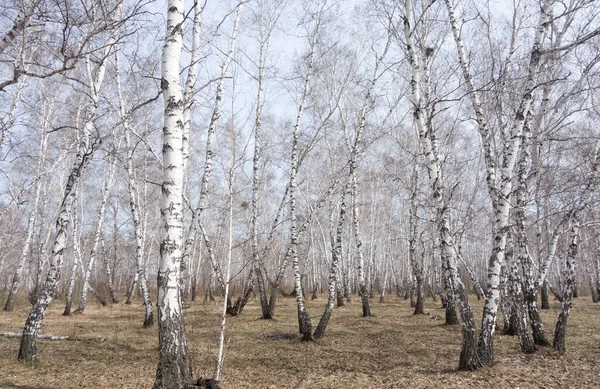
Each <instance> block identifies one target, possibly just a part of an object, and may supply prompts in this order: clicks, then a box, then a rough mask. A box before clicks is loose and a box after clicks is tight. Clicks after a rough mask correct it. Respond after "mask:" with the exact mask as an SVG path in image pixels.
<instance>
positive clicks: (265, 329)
mask: <svg viewBox="0 0 600 389" xmlns="http://www.w3.org/2000/svg"><path fill="white" fill-rule="evenodd" d="M0 297H3V296H0ZM4 298H5V297H4ZM2 301H3V300H2ZM377 301H378V298H376V299H373V300H372V313H373V315H374V317H370V318H362V317H361V316H360V313H361V308H360V303H359V299H358V298H355V300H354V301H353V302H352V303H351V304H347V305H346V306H344V307H341V308H337V309H336V310H335V311H334V313H333V315H332V318H331V320H330V324H329V328H328V331H327V334H326V336H325V338H324V339H322V340H319V341H317V342H309V343H305V342H301V341H300V339H299V336H298V334H297V319H296V308H295V300H294V299H290V298H282V299H280V300H279V302H278V307H277V311H276V317H277V319H276V320H269V321H265V320H260V319H258V318H259V317H260V307H259V305H258V301H257V300H256V299H255V300H254V301H252V302H251V303H250V304H249V305H248V306H247V307H246V308H245V310H244V312H243V313H242V314H241V315H240V316H238V317H234V318H228V321H227V335H226V342H227V343H226V351H225V362H224V363H225V365H224V371H223V378H222V387H223V389H230V388H411V389H416V388H513V389H514V388H521V389H523V388H548V389H550V388H600V374H599V373H598V368H597V364H598V360H599V359H600V304H593V303H592V302H591V299H590V298H589V297H580V298H578V299H575V300H574V307H573V309H572V311H571V317H570V319H569V322H568V327H567V354H566V355H565V356H563V357H557V356H555V355H554V354H553V352H552V349H551V348H547V349H546V348H545V349H542V350H540V351H538V352H537V353H536V354H533V355H523V354H521V353H520V351H519V344H518V339H517V337H514V336H513V337H510V336H504V335H502V334H501V330H499V331H497V332H496V336H495V342H494V349H495V362H496V364H495V366H494V367H493V368H482V369H479V370H477V371H475V372H457V371H456V367H457V364H458V356H459V353H460V344H461V334H460V327H459V326H445V325H444V321H443V316H444V312H443V309H442V308H441V307H440V303H439V300H438V302H433V301H431V300H430V299H428V300H427V301H426V305H425V310H426V312H427V313H428V315H422V316H413V315H412V309H411V308H410V307H409V303H408V301H406V300H403V299H397V298H395V297H394V298H390V299H389V302H386V303H384V304H380V303H378V302H377ZM324 304H325V298H324V297H321V298H319V299H316V300H313V301H309V302H308V309H309V311H310V314H311V315H312V321H313V326H316V324H317V323H318V320H319V318H320V315H321V314H322V312H323V309H324ZM474 304H475V311H476V312H481V307H482V304H481V302H478V301H474ZM220 307H221V305H220V304H219V305H218V306H217V305H216V304H215V303H212V304H207V305H202V304H201V301H200V302H195V303H189V307H187V308H186V327H187V335H188V343H189V348H190V356H191V360H192V362H193V369H194V376H195V377H200V376H203V377H212V376H213V375H214V365H215V362H214V361H215V358H216V354H217V339H218V328H219V322H220V318H219V310H220ZM28 308H29V307H28V304H27V303H26V302H25V301H24V300H23V301H22V302H21V304H20V309H18V310H16V311H15V312H10V313H8V312H4V311H0V332H20V331H21V330H22V327H23V324H24V322H25V319H26V317H27V313H28ZM63 308H64V306H63V304H60V302H58V303H57V302H55V303H54V304H52V305H51V307H50V309H49V310H48V312H47V314H46V318H45V319H44V323H43V326H42V331H41V333H43V334H52V335H55V336H69V337H70V339H69V340H62V341H51V340H39V341H38V362H36V363H33V364H31V363H18V362H17V353H18V349H19V339H16V338H7V337H4V336H0V388H22V389H33V388H36V389H42V388H44V389H50V388H52V389H59V388H151V387H152V384H153V381H154V375H155V369H156V363H157V335H156V331H157V329H156V328H157V326H156V325H155V326H154V327H152V328H148V329H144V328H142V321H143V307H142V306H141V305H140V304H139V303H138V304H135V305H130V306H128V305H124V304H117V305H114V306H112V307H110V306H109V307H101V306H100V305H96V304H89V305H88V307H87V308H86V311H85V313H84V314H73V315H71V316H70V317H63V316H62V311H63ZM558 309H559V305H558V303H557V302H556V301H554V302H552V309H550V310H546V311H543V312H542V317H543V319H544V323H545V326H546V333H547V335H548V336H549V338H552V334H553V331H554V323H555V319H556V316H557V313H558ZM436 315H437V316H436ZM499 321H500V323H501V319H500V320H499ZM500 327H501V324H500Z"/></svg>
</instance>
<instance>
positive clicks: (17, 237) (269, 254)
mask: <svg viewBox="0 0 600 389" xmlns="http://www.w3.org/2000/svg"><path fill="white" fill-rule="evenodd" d="M59 3H60V4H59ZM505 3H506V4H505ZM505 3H502V4H499V3H498V2H469V1H465V0H444V1H437V2H436V1H428V0H385V1H370V0H364V1H363V0H360V1H356V2H353V3H352V4H351V5H349V4H345V3H343V2H340V1H337V0H319V1H317V2H311V1H308V0H306V1H305V0H303V1H298V2H292V1H284V0H259V1H246V0H231V1H227V2H208V1H201V0H195V1H191V2H185V1H183V0H169V1H168V2H167V3H165V4H162V5H161V4H157V3H154V2H146V1H136V0H82V1H71V0H69V1H64V2H52V1H43V0H8V3H7V4H6V6H5V9H3V10H0V92H1V93H0V130H1V133H0V245H2V246H3V247H2V250H0V296H1V297H2V298H4V299H5V300H4V301H5V305H4V310H5V311H6V313H5V314H6V315H8V316H10V317H12V315H16V314H17V313H18V312H25V311H23V310H27V311H28V315H27V319H26V321H25V323H22V324H24V328H23V332H22V336H21V337H20V350H19V354H18V360H21V361H27V362H31V361H35V360H37V359H40V358H43V351H42V353H41V354H39V355H38V349H37V343H36V339H37V337H38V335H39V334H40V331H41V328H42V323H43V319H44V315H46V314H47V312H48V308H49V306H50V305H51V304H64V307H65V309H64V315H70V316H69V318H61V319H63V320H67V319H68V320H74V321H76V320H79V318H82V319H81V320H83V318H90V317H93V315H95V314H96V311H97V310H98V312H99V313H98V314H101V315H105V314H106V315H108V313H105V312H109V310H108V308H104V305H107V306H112V307H113V308H115V307H121V304H123V305H122V306H123V307H126V309H132V310H135V309H136V306H139V307H140V310H139V311H138V312H139V315H140V317H139V323H137V324H136V325H137V326H139V327H140V328H139V330H140V331H148V332H149V331H154V330H153V329H152V327H153V326H154V324H155V323H156V324H157V326H156V331H157V333H158V337H157V338H156V342H157V346H158V348H157V350H158V353H157V356H156V357H157V359H156V362H157V365H156V368H157V370H156V376H155V379H154V387H155V388H157V389H158V388H184V387H185V386H186V385H191V383H192V381H193V379H196V378H198V377H197V376H199V375H200V374H207V372H208V374H215V377H214V378H210V379H208V381H210V382H212V383H214V384H215V385H219V383H220V382H226V381H227V377H228V374H234V373H233V372H232V371H233V370H234V367H233V363H234V360H235V359H233V358H232V359H228V356H227V353H228V350H229V349H230V345H229V344H228V342H233V340H235V339H236V338H235V336H232V337H230V336H229V332H230V331H231V332H233V333H234V334H236V332H235V331H238V330H239V328H238V327H237V326H238V324H237V323H239V321H241V320H246V319H247V318H248V317H252V318H258V317H259V318H260V319H261V321H259V322H257V324H253V325H254V326H256V328H259V327H261V326H264V328H271V327H273V328H275V327H276V326H278V325H279V324H281V322H280V320H283V319H282V318H283V317H286V316H285V314H286V312H287V311H285V310H284V309H282V310H279V308H278V306H279V303H280V302H282V301H283V302H284V304H283V305H284V306H285V308H287V305H285V304H287V300H286V299H287V298H289V301H290V302H291V303H292V304H293V306H294V316H297V320H298V322H297V323H296V322H294V323H293V328H294V336H297V337H298V339H302V340H304V341H307V342H308V341H315V342H317V343H318V344H320V343H321V342H328V341H329V340H332V341H334V340H335V339H336V338H335V337H336V336H338V334H339V333H338V332H335V331H337V330H338V328H337V326H338V325H339V323H338V322H337V319H336V317H337V316H336V315H337V313H338V312H344V313H348V312H351V314H352V315H354V316H356V317H357V320H361V321H360V322H359V323H361V325H363V324H364V325H365V326H370V325H375V324H376V323H378V321H379V318H380V316H379V314H380V313H381V310H382V309H393V308H392V307H393V306H394V305H395V304H400V305H402V306H404V305H406V306H410V308H411V312H413V313H414V315H411V318H410V320H412V321H413V322H415V323H416V322H419V320H423V319H427V318H428V316H431V318H432V319H435V320H444V321H443V322H442V323H444V325H445V327H444V331H448V333H452V334H456V335H458V334H460V336H461V339H462V341H461V346H460V349H461V351H460V354H458V355H456V356H455V357H456V361H457V362H458V363H457V364H456V367H457V368H458V369H459V370H469V371H472V370H476V369H479V368H481V367H490V368H492V367H493V366H494V364H496V363H499V362H498V361H499V359H498V358H494V355H495V351H494V344H495V343H502V344H503V345H504V344H505V343H506V342H511V341H513V340H511V339H514V343H515V345H517V342H518V345H517V346H515V347H513V348H511V349H510V353H519V352H521V353H526V354H532V358H535V357H536V356H535V354H536V353H538V352H539V350H540V349H542V348H545V347H548V348H549V347H553V349H554V350H555V352H556V354H557V355H563V354H569V352H570V350H571V345H570V344H569V334H570V331H571V325H572V324H568V323H572V322H573V320H572V319H570V318H571V316H574V315H575V313H576V312H578V311H577V310H573V309H572V308H573V306H577V303H578V301H582V299H587V298H590V299H593V301H594V302H597V301H600V297H599V296H600V260H599V259H598V253H599V250H600V224H599V223H598V220H599V219H598V218H599V217H600V209H599V208H598V204H600V201H599V200H600V199H599V197H598V180H599V179H600V173H599V170H598V163H599V159H598V155H599V153H598V147H599V146H598V145H599V139H600V138H599V137H600V133H599V130H598V128H600V127H598V123H600V108H599V106H598V101H599V99H600V55H599V54H598V45H599V44H600V16H598V15H600V5H599V4H597V2H595V1H591V0H568V1H563V2H558V1H554V0H542V1H537V0H521V1H517V0H515V1H506V2H505ZM548 291H550V292H551V294H550V297H548ZM2 293H4V294H2ZM90 294H91V295H92V296H89V295H90ZM202 294H204V295H205V296H206V298H205V299H204V300H205V301H204V304H205V305H204V306H202V309H205V311H203V312H209V311H210V309H212V305H210V304H211V303H214V304H215V305H217V306H218V307H219V308H218V309H219V311H220V310H221V307H222V308H223V312H220V313H219V315H218V317H217V316H215V320H214V322H215V323H216V324H215V328H214V329H212V330H214V334H213V335H215V336H214V337H213V338H214V347H212V346H211V347H210V348H208V349H207V350H204V351H202V352H203V353H206V354H207V355H210V358H212V361H213V362H214V361H215V360H216V363H215V364H214V365H211V366H195V361H196V360H197V355H196V354H194V353H193V352H191V351H190V350H196V346H197V345H196V344H195V343H194V342H195V341H197V336H199V335H198V332H197V331H196V332H194V335H193V337H192V336H189V331H188V332H186V329H187V327H189V326H192V328H193V326H194V325H195V324H194V323H195V319H196V316H194V315H195V314H197V313H198V309H200V308H199V307H200V306H201V305H200V304H201V303H202V301H201V300H202V299H199V300H200V301H198V300H197V299H196V296H197V295H199V296H201V295H202ZM375 295H378V296H377V299H375ZM552 295H554V297H555V298H556V302H553V300H552ZM438 297H439V298H438ZM578 299H580V300H578ZM27 300H29V301H30V302H31V307H29V306H27V305H26V301H27ZM56 300H58V301H56ZM96 300H97V301H96ZM480 300H481V301H480ZM120 301H123V303H121V302H120ZM359 301H360V303H359ZM409 304H411V305H409ZM142 305H143V308H142V307H141V306H142ZM72 307H77V310H74V309H72ZM434 307H435V308H434ZM552 307H554V309H552ZM61 308H62V307H61ZM413 308H414V309H413ZM434 309H436V310H437V309H439V310H440V311H439V313H440V317H438V316H437V315H434V314H433V313H432V310H434ZM72 311H73V312H72ZM314 312H319V314H320V316H315V313H314ZM142 313H143V315H144V318H143V319H142V317H141V315H142ZM554 313H555V314H554ZM80 314H82V315H84V316H76V315H80ZM311 314H312V315H311ZM444 314H445V317H441V316H444ZM233 316H235V317H236V318H235V319H233V320H231V319H230V317H233ZM255 316H256V317H255ZM479 320H481V321H480V322H479ZM502 323H504V327H503V328H501V326H502ZM296 324H297V327H296ZM550 326H552V327H550ZM253 328H254V327H253ZM296 328H297V329H298V333H296V331H295V329H296ZM549 328H552V330H549ZM575 330H576V329H573V331H575ZM436 331H437V329H436ZM263 332H264V331H263ZM145 333H146V332H144V334H145ZM261 334H262V332H261ZM53 335H57V334H53ZM499 335H506V337H504V336H499ZM510 335H515V337H514V338H509V336H510ZM261 336H262V335H261ZM329 336H331V339H329V340H328V337H329ZM209 337H210V336H209ZM213 338H210V339H213ZM457 342H458V341H457ZM296 346H297V345H295V346H294V347H296ZM456 346H457V348H456V351H457V353H458V344H457V345H456ZM298 347H312V346H311V344H310V343H302V346H298ZM382 347H383V346H382ZM434 347H435V346H432V348H433V351H435V348H434ZM504 349H505V348H504V347H503V348H502V350H504ZM503 352H504V351H503ZM213 354H214V355H213ZM229 361H231V362H229ZM298 363H299V362H298ZM500 363H501V362H500ZM192 368H193V370H192ZM202 380H204V381H202ZM201 381H202V382H204V383H203V384H202V385H208V384H206V382H208V381H207V379H201ZM198 385H200V384H198Z"/></svg>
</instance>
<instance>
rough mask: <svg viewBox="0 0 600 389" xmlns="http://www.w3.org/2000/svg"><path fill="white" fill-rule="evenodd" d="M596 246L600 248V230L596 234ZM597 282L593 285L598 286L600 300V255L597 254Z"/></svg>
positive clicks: (597, 293) (597, 291)
mask: <svg viewBox="0 0 600 389" xmlns="http://www.w3.org/2000/svg"><path fill="white" fill-rule="evenodd" d="M596 247H598V248H600V232H598V233H597V234H596ZM595 265H596V284H595V285H594V286H593V287H594V288H596V295H597V296H598V299H599V300H600V255H596V263H595Z"/></svg>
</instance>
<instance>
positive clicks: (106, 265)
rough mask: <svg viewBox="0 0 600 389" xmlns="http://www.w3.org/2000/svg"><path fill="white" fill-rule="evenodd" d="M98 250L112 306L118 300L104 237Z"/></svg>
mask: <svg viewBox="0 0 600 389" xmlns="http://www.w3.org/2000/svg"><path fill="white" fill-rule="evenodd" d="M117 220H118V219H117V218H115V223H116V222H117ZM100 249H101V250H102V258H103V259H104V269H105V272H106V282H107V284H108V291H109V293H110V300H111V301H112V303H113V304H118V303H119V298H118V297H117V293H116V291H115V284H114V279H113V277H114V274H113V272H112V267H111V265H110V259H109V256H108V253H107V252H106V246H105V242H104V237H102V238H101V240H100ZM116 257H117V252H116V251H115V258H116Z"/></svg>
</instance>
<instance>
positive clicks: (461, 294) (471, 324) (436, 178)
mask: <svg viewBox="0 0 600 389" xmlns="http://www.w3.org/2000/svg"><path fill="white" fill-rule="evenodd" d="M404 12H405V14H404V36H405V38H406V42H407V45H406V46H407V51H408V55H409V58H408V59H409V62H410V65H411V69H412V77H411V90H412V105H413V120H414V122H415V126H416V127H417V130H418V133H419V140H420V145H421V152H422V154H423V156H424V157H425V163H426V167H427V172H428V176H429V185H430V187H431V191H432V200H433V203H434V206H435V209H436V224H437V228H438V234H439V237H440V246H441V253H442V261H443V263H444V267H445V271H446V273H447V276H446V278H447V280H448V283H449V286H450V290H451V295H452V296H454V297H456V298H457V299H458V305H459V312H460V315H461V319H462V335H463V344H462V350H461V354H460V359H459V366H458V368H459V370H474V369H476V368H477V367H478V363H479V361H478V355H477V352H476V346H477V342H476V329H475V319H474V317H473V311H472V308H471V304H470V303H469V299H468V294H467V292H466V290H465V288H464V285H463V283H462V281H461V279H460V276H459V274H458V269H457V253H456V249H455V244H454V239H453V236H452V234H451V233H450V221H449V215H448V207H447V206H446V198H445V194H444V186H443V177H442V174H441V166H440V162H439V157H438V155H437V153H436V152H435V149H434V148H433V147H432V132H433V129H432V128H428V127H427V126H426V123H425V118H424V116H423V109H424V108H423V102H422V100H421V96H422V93H421V74H420V67H421V66H420V63H421V59H420V56H419V54H418V52H417V48H416V46H415V43H414V35H413V34H414V32H415V31H416V29H415V27H414V26H413V23H414V20H415V17H414V10H413V4H412V0H406V2H405V11H404ZM446 303H447V304H448V302H446Z"/></svg>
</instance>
